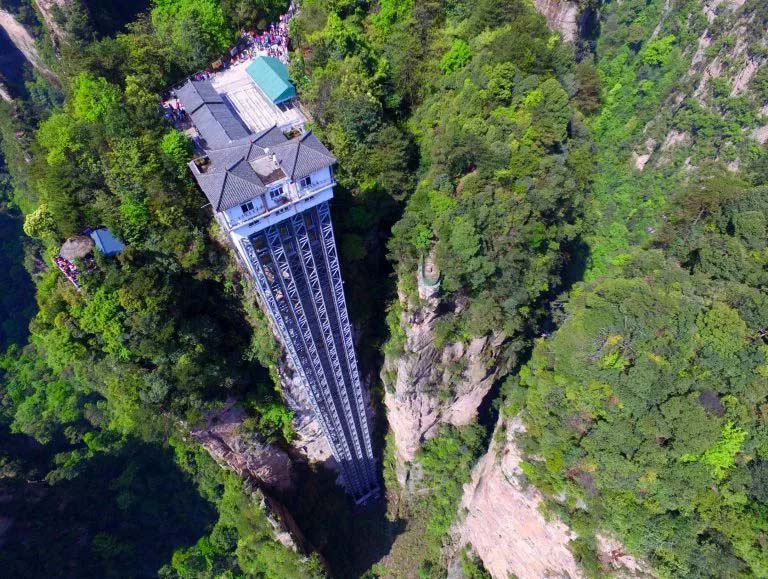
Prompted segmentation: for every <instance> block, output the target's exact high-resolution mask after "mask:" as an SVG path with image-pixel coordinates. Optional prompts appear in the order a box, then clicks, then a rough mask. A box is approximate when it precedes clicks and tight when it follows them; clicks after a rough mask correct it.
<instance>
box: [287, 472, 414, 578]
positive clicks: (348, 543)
mask: <svg viewBox="0 0 768 579" xmlns="http://www.w3.org/2000/svg"><path fill="white" fill-rule="evenodd" d="M295 468H296V475H297V476H296V485H295V489H296V490H294V491H292V492H290V493H288V494H286V495H285V496H280V497H279V499H280V501H281V502H282V503H283V504H284V505H285V506H286V507H287V508H288V510H289V511H290V512H291V514H292V515H293V517H294V519H295V520H296V522H297V524H298V525H299V528H300V529H301V531H302V533H303V534H304V537H305V539H306V540H307V541H308V542H309V543H310V544H311V545H312V547H314V549H315V550H316V551H317V552H318V553H320V554H321V555H322V557H323V558H324V559H325V560H326V562H327V563H328V566H329V567H330V570H331V574H332V576H333V577H339V578H345V579H346V578H353V577H360V576H361V575H363V574H364V573H365V572H366V571H368V570H369V569H370V568H371V566H372V565H373V564H375V563H377V562H378V561H380V560H381V559H382V558H383V557H384V556H385V555H386V554H387V553H389V551H390V548H391V547H392V543H394V541H395V538H396V537H397V536H398V535H399V534H400V533H402V532H403V531H404V530H405V521H404V520H402V519H400V520H394V521H391V520H389V519H388V518H387V500H386V496H384V494H383V493H382V496H381V497H380V498H378V499H371V500H370V501H368V503H366V504H365V505H361V506H358V505H355V504H354V502H353V501H352V500H351V499H350V498H349V496H348V495H347V494H346V493H345V492H344V490H343V489H342V488H341V487H340V486H338V485H337V484H336V476H335V474H334V473H333V472H332V471H331V470H330V469H328V468H325V467H323V466H321V465H317V466H314V467H311V466H309V465H307V464H305V463H295Z"/></svg>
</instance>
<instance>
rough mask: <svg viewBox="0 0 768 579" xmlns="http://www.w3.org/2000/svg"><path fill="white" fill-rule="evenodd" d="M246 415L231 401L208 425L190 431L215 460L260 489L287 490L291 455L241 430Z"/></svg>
mask: <svg viewBox="0 0 768 579" xmlns="http://www.w3.org/2000/svg"><path fill="white" fill-rule="evenodd" d="M244 419H245V412H243V410H241V409H240V408H238V407H237V406H235V401H234V400H230V401H229V402H228V403H227V405H226V406H225V407H224V408H222V409H221V410H220V411H218V412H216V413H214V414H212V415H210V416H209V417H208V418H207V420H206V425H205V426H204V427H202V428H197V429H193V430H191V431H190V436H191V437H192V438H193V439H195V440H196V441H197V442H199V443H200V444H201V445H202V446H203V448H205V450H206V451H208V454H210V455H211V456H212V457H213V459H214V460H215V461H216V462H218V463H219V464H220V465H222V466H223V467H225V468H229V469H231V470H233V471H235V472H236V473H237V474H238V475H239V476H241V477H242V478H244V479H246V480H251V481H253V482H254V483H256V484H258V485H259V486H266V487H270V488H276V489H280V490H286V489H288V488H290V487H291V485H292V484H293V465H292V463H291V459H290V458H289V457H288V455H287V454H286V453H285V452H284V451H282V450H280V449H279V448H277V447H276V446H274V445H272V444H267V443H266V442H264V441H262V440H260V439H259V438H258V437H257V436H256V435H253V434H248V433H245V432H243V431H242V428H241V426H242V424H243V420H244Z"/></svg>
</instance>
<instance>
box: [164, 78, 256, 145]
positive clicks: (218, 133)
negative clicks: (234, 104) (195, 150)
mask: <svg viewBox="0 0 768 579" xmlns="http://www.w3.org/2000/svg"><path fill="white" fill-rule="evenodd" d="M176 95H177V96H178V97H179V100H180V101H181V104H182V106H183V107H184V109H185V110H186V111H187V114H188V115H189V116H190V118H191V119H192V123H193V124H194V125H195V128H196V129H197V132H198V133H200V136H201V137H202V138H203V140H204V141H205V144H206V147H207V148H209V149H220V148H221V147H226V146H227V145H229V144H230V143H231V142H233V141H237V140H239V139H244V138H246V137H248V135H249V132H248V129H246V128H245V126H243V124H242V123H241V122H240V120H239V119H238V118H237V117H236V116H235V114H234V113H233V112H232V111H231V110H230V108H229V106H228V105H227V103H226V102H225V101H224V99H223V98H222V96H221V95H220V94H219V93H217V92H216V90H215V89H214V88H213V86H212V85H211V83H210V82H208V81H194V80H190V81H188V82H187V84H185V85H184V86H183V87H181V88H180V89H179V90H178V91H177V92H176Z"/></svg>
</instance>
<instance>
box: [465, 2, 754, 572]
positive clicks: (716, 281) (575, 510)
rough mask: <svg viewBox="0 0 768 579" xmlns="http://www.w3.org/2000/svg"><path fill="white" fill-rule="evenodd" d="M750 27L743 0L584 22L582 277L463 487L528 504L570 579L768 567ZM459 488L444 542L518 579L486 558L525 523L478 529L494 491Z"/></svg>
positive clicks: (513, 389)
mask: <svg viewBox="0 0 768 579" xmlns="http://www.w3.org/2000/svg"><path fill="white" fill-rule="evenodd" d="M765 18H766V13H765V8H764V3H760V2H722V3H719V2H712V3H707V2H704V3H699V2H666V3H665V2H620V3H613V2H606V3H604V4H603V6H602V7H601V10H600V20H599V22H600V35H599V38H598V40H597V43H596V45H595V54H594V57H595V62H596V65H597V68H598V71H599V78H600V81H601V84H602V90H601V97H602V108H601V109H600V110H599V111H597V112H596V114H594V115H593V116H591V118H590V119H589V120H588V121H587V125H588V126H589V127H590V129H591V132H592V137H593V141H594V143H595V147H596V155H595V159H596V162H597V171H596V173H595V179H594V184H593V188H592V198H591V203H590V204H589V209H588V212H587V222H588V225H587V226H586V227H585V229H584V231H585V235H584V238H585V240H586V242H587V246H588V248H589V259H588V264H587V265H588V267H587V270H586V272H585V274H586V278H587V279H588V280H589V282H588V283H579V284H577V285H575V286H574V288H573V289H571V290H570V292H569V293H568V294H567V296H564V297H563V299H560V300H558V301H557V302H556V303H555V306H556V307H555V309H554V312H553V315H554V321H555V323H556V325H557V326H558V329H557V331H556V332H554V333H553V335H552V336H551V337H545V338H541V339H539V340H537V345H536V347H535V349H534V352H533V357H532V359H531V361H530V362H529V363H528V364H526V365H525V366H524V367H523V368H522V369H521V370H520V372H519V373H518V375H517V376H515V377H514V378H512V379H510V380H509V381H508V382H507V384H506V388H505V399H506V402H505V404H504V406H503V408H502V416H501V417H500V421H499V425H498V426H497V432H496V436H497V438H498V439H501V440H506V443H505V445H504V446H502V447H501V448H498V447H497V448H496V449H495V450H494V455H495V460H496V463H495V464H496V465H497V466H495V467H494V468H491V470H490V472H486V473H483V472H482V471H481V470H478V471H477V472H476V473H475V477H474V479H473V483H474V484H483V480H482V477H483V476H486V477H487V479H488V480H489V481H490V480H492V479H493V477H494V476H497V475H496V474H495V473H501V474H503V475H506V477H507V480H508V481H509V484H508V485H507V486H506V487H505V486H504V485H503V484H502V486H501V487H497V489H499V488H500V489H501V493H506V496H507V498H508V499H509V500H510V501H511V500H513V499H515V498H519V497H520V496H521V493H527V496H532V495H530V493H529V491H525V485H526V484H528V483H533V484H534V485H535V486H536V487H537V488H538V489H539V490H540V491H543V496H541V495H540V496H541V499H544V500H547V501H548V504H549V508H550V509H551V511H552V512H554V513H557V514H558V515H559V517H561V518H562V520H564V521H565V522H567V523H568V524H569V525H570V526H571V529H572V530H573V531H574V532H575V534H576V537H577V538H576V539H575V541H573V542H572V543H571V545H572V550H573V551H574V552H575V553H576V555H577V556H578V558H579V559H580V563H581V566H582V568H583V571H584V572H585V573H587V574H590V575H592V574H596V575H603V574H606V573H611V572H620V573H626V572H627V569H630V570H632V572H634V573H640V574H643V573H648V572H651V573H653V574H654V575H660V576H672V577H679V576H686V577H690V576H697V577H698V576H705V577H711V576H715V577H723V576H729V577H730V576H764V575H765V574H766V573H768V570H766V566H765V565H766V550H765V546H764V542H763V541H762V537H763V533H764V525H765V521H766V514H767V513H766V505H765V502H764V500H763V498H761V492H762V489H763V488H764V486H765V483H764V481H763V478H762V474H761V472H762V463H763V460H764V453H765V448H764V444H765V443H764V441H763V438H764V433H765V422H764V418H765V417H764V416H763V414H764V408H763V407H764V405H765V402H766V392H765V387H764V384H763V382H764V378H763V377H762V368H763V366H764V364H765V345H764V343H763V342H764V320H763V317H764V316H765V312H766V311H768V310H766V303H765V294H764V276H765V266H766V263H765V257H764V249H763V248H764V245H765V234H764V232H763V229H762V225H761V224H762V223H763V222H764V221H765V219H766V213H765V208H764V206H763V202H762V201H761V199H762V197H763V195H764V187H763V184H764V183H765V178H766V175H765V172H764V169H763V168H762V167H763V166H764V163H765V158H766V151H765V148H764V147H763V146H762V144H763V142H764V139H763V137H762V129H761V127H762V126H763V125H764V124H765V122H766V117H765V113H766V109H765V106H766V104H767V101H766V100H765V98H766V97H765V94H764V92H763V91H762V89H761V82H762V81H761V78H762V76H763V75H764V71H765V70H766V66H765V47H766V37H765V30H766V21H765ZM510 453H512V454H516V455H517V454H520V455H522V459H523V460H522V461H521V462H519V463H518V464H517V465H515V468H510V465H507V464H506V461H507V458H506V456H507V455H509V454H510ZM502 457H504V458H502ZM487 460H488V459H487V458H485V459H484V461H486V462H487ZM477 488H478V487H473V488H472V489H470V493H471V494H470V495H469V496H467V497H465V501H464V505H465V506H466V507H467V508H468V509H469V513H468V514H467V519H466V521H465V522H464V523H460V524H459V525H458V533H459V536H460V538H462V539H463V540H466V541H469V542H470V543H471V542H472V541H473V540H474V542H475V543H476V547H477V548H478V551H479V553H480V555H481V556H482V557H483V559H484V560H486V563H487V565H488V566H489V568H493V569H494V570H495V574H501V575H503V572H502V570H504V571H511V572H514V573H518V574H520V575H521V576H528V575H529V572H528V571H529V570H528V569H527V568H526V566H525V562H522V563H521V562H519V561H515V560H514V559H510V558H506V559H505V557H504V555H503V553H504V552H505V547H506V548H507V549H509V548H511V547H514V544H515V543H514V541H515V540H516V535H517V534H519V533H520V532H528V530H526V529H524V528H523V525H520V526H517V525H515V524H512V525H509V526H506V527H496V529H494V528H484V527H483V526H482V525H481V524H478V523H479V521H476V520H475V519H476V517H477V515H476V513H474V510H477V511H482V510H484V509H485V510H486V511H487V510H488V506H489V503H488V501H491V504H492V501H493V500H499V499H500V495H499V494H497V495H496V496H495V497H488V496H484V493H482V492H479V491H478V490H477ZM521 489H522V490H521ZM462 518H463V516H462V515H460V519H462ZM498 529H503V532H505V533H507V534H508V535H507V536H508V539H506V543H505V544H503V545H499V544H498V535H497V534H494V531H497V530H498ZM473 533H474V535H473ZM490 537H495V538H496V541H495V542H490V543H489V538H490ZM617 539H618V540H619V541H618V542H617ZM502 543H504V540H502ZM633 555H634V557H635V558H633V557H632V556H633ZM638 557H639V558H640V561H638V560H637V558H638ZM516 564H517V565H518V567H517V568H515V565H516ZM505 565H507V567H506V568H505V567H504V566H505ZM531 576H532V575H531Z"/></svg>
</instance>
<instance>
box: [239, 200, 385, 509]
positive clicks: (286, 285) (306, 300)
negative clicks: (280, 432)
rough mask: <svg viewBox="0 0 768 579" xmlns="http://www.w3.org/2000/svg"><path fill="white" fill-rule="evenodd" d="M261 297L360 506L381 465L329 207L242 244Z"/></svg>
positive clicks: (315, 209)
mask: <svg viewBox="0 0 768 579" xmlns="http://www.w3.org/2000/svg"><path fill="white" fill-rule="evenodd" d="M242 245H243V250H244V253H245V255H247V256H248V258H249V261H250V266H251V269H252V273H253V274H254V276H255V278H256V282H257V286H258V289H259V294H260V295H261V298H262V300H263V302H264V304H265V305H266V307H267V309H268V313H269V316H270V317H271V318H272V320H273V322H274V323H275V326H276V327H277V329H278V331H279V333H280V336H281V338H282V341H283V343H284V345H285V347H286V349H287V351H288V355H289V356H290V358H291V360H292V362H293V365H294V367H295V368H296V369H297V371H298V372H299V374H300V376H301V378H302V379H303V380H304V382H305V384H306V385H307V388H308V390H309V393H310V397H309V398H310V400H311V401H312V405H313V409H314V411H315V414H316V415H317V416H318V418H319V419H320V424H321V426H322V428H323V430H324V432H325V435H326V437H327V438H328V440H329V442H330V445H331V449H332V450H333V454H334V456H335V458H336V460H337V461H338V463H339V465H340V467H341V473H342V477H343V479H344V483H345V486H346V488H347V491H348V492H349V493H350V494H351V495H352V496H353V497H354V498H355V500H356V501H358V502H363V501H365V500H367V499H368V498H369V497H371V496H372V495H375V494H377V493H378V491H379V489H378V482H377V476H376V463H375V460H374V456H373V448H372V445H371V436H370V432H369V427H368V417H367V414H366V405H365V399H364V398H363V390H362V385H361V383H360V374H359V372H358V367H357V358H356V356H355V348H354V342H353V339H352V328H351V324H350V321H349V314H348V312H347V303H346V300H345V298H344V282H343V280H342V277H341V269H340V267H339V258H338V253H337V251H336V240H335V238H334V234H333V223H332V221H331V213H330V208H329V207H328V202H324V203H321V204H320V205H317V206H315V207H312V208H310V209H307V210H306V211H303V212H302V213H299V214H297V215H293V216H291V217H287V218H286V219H285V220H284V221H281V222H279V223H277V224H275V225H272V226H270V227H267V228H266V229H264V230H262V231H259V232H257V233H255V234H253V235H252V236H251V237H250V238H249V239H247V240H246V239H244V240H243V241H242Z"/></svg>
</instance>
